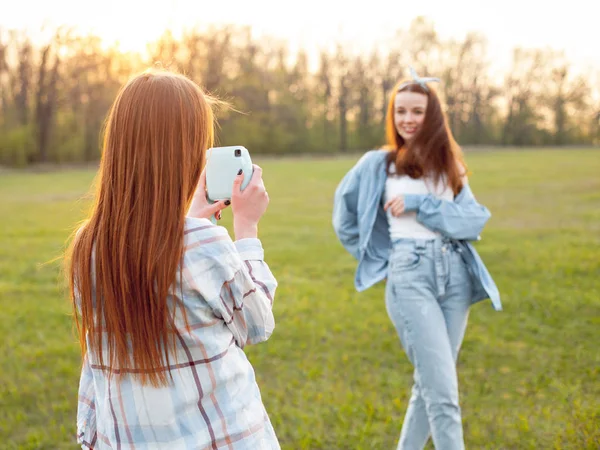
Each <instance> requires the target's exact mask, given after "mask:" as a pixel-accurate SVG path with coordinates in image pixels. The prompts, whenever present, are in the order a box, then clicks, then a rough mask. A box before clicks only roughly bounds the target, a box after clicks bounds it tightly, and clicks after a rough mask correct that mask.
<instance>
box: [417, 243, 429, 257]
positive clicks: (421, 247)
mask: <svg viewBox="0 0 600 450" xmlns="http://www.w3.org/2000/svg"><path fill="white" fill-rule="evenodd" d="M426 248H427V246H426V245H425V242H422V241H415V252H416V253H417V254H418V255H424V254H425V249H426Z"/></svg>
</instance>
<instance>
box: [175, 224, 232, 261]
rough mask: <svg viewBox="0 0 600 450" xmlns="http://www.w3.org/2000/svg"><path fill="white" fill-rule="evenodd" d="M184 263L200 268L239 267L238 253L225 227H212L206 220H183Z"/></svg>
mask: <svg viewBox="0 0 600 450" xmlns="http://www.w3.org/2000/svg"><path fill="white" fill-rule="evenodd" d="M183 241H184V247H183V251H184V255H183V258H184V262H185V264H186V265H193V266H202V267H204V269H206V270H214V269H215V267H219V268H221V270H222V268H224V267H228V268H229V269H236V268H238V267H239V265H240V261H239V256H238V252H237V250H236V247H235V245H234V243H233V241H232V240H231V237H230V236H229V233H228V231H227V229H226V228H225V227H221V226H218V225H214V224H213V223H212V222H211V221H210V220H208V219H197V218H193V217H186V218H185V228H184V239H183Z"/></svg>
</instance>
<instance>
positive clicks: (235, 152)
mask: <svg viewBox="0 0 600 450" xmlns="http://www.w3.org/2000/svg"><path fill="white" fill-rule="evenodd" d="M233 154H234V155H235V156H237V157H240V156H242V151H241V150H240V149H239V148H236V149H235V151H234V152H233Z"/></svg>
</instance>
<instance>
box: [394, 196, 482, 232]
mask: <svg viewBox="0 0 600 450" xmlns="http://www.w3.org/2000/svg"><path fill="white" fill-rule="evenodd" d="M404 209H405V211H416V212H417V221H418V222H420V223H422V224H423V225H424V226H426V227H427V228H429V229H430V230H433V231H437V232H439V233H441V234H442V235H444V236H447V237H450V238H453V239H459V240H467V241H476V240H479V235H480V233H481V232H482V231H483V227H484V226H485V224H486V223H487V221H488V220H489V218H490V217H491V213H490V211H489V210H488V209H487V208H486V207H485V206H483V205H481V204H479V203H478V202H477V200H475V197H474V195H473V193H472V191H471V188H470V187H469V185H468V184H465V185H463V188H462V190H461V192H460V193H459V195H458V196H457V197H456V198H455V199H454V201H449V200H443V199H440V198H437V197H436V196H434V195H432V194H426V195H422V194H407V195H405V196H404Z"/></svg>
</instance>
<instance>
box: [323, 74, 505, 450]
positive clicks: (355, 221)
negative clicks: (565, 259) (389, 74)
mask: <svg viewBox="0 0 600 450" xmlns="http://www.w3.org/2000/svg"><path fill="white" fill-rule="evenodd" d="M432 81H439V80H438V79H434V78H420V77H419V76H418V75H417V74H416V73H415V72H414V71H413V70H412V69H411V78H410V79H407V80H406V81H402V82H400V83H398V85H396V87H395V88H394V90H393V91H392V95H391V98H390V102H389V107H388V113H387V120H386V135H387V142H388V145H387V148H386V149H384V150H374V151H370V152H368V153H367V154H365V155H364V156H363V157H362V158H361V159H360V161H359V162H358V163H357V164H356V165H355V166H354V167H353V168H352V169H351V170H350V171H349V172H348V173H347V174H346V176H345V177H344V179H343V180H342V182H341V183H340V185H339V186H338V188H337V190H336V193H335V200H334V212H333V226H334V229H335V232H336V234H337V236H338V238H339V239H340V241H341V242H342V244H343V245H344V247H345V248H346V249H347V250H348V251H349V252H350V253H351V254H352V255H353V256H354V257H355V258H356V259H357V260H358V267H357V270H356V276H355V286H356V289H357V290H358V291H362V290H365V289H367V288H368V287H370V286H372V285H373V284H375V283H377V282H379V281H381V280H383V279H385V278H387V285H386V307H387V311H388V314H389V316H390V319H391V320H392V322H393V324H394V326H395V327H396V330H397V332H398V335H399V337H400V341H401V343H402V346H403V348H404V350H405V351H406V354H407V356H408V358H409V360H410V361H411V363H412V364H413V366H414V368H415V370H414V385H413V388H412V396H411V399H410V402H409V405H408V410H407V412H406V416H405V419H404V424H403V427H402V432H401V435H400V441H399V444H398V449H411V450H413V449H422V448H423V447H424V446H425V444H426V442H427V440H428V438H429V436H430V435H431V437H432V439H433V443H434V445H435V447H436V448H437V449H444V450H446V449H463V448H464V440H463V430H462V421H461V412H460V406H459V400H458V381H457V373H456V359H457V355H458V351H459V348H460V345H461V343H462V340H463V337H464V333H465V328H466V325H467V318H468V313H469V307H470V306H471V304H473V303H475V302H477V301H480V300H483V299H485V298H490V299H491V301H492V305H493V306H494V308H495V309H496V310H500V309H501V303H500V296H499V293H498V289H497V288H496V285H495V284H494V281H493V280H492V278H491V276H490V274H489V272H488V271H487V269H486V267H485V265H484V264H483V262H482V261H481V258H480V257H479V255H478V254H477V252H476V250H475V249H474V248H473V246H472V245H471V244H470V242H469V241H475V240H479V234H480V232H481V231H482V229H483V227H484V225H485V223H486V222H487V220H488V219H489V218H490V212H489V211H488V210H487V208H485V207H484V206H482V205H480V204H479V203H477V201H476V200H475V197H474V196H473V194H472V192H471V190H470V188H469V185H468V180H467V176H466V173H467V169H466V165H465V163H464V161H463V157H462V153H461V150H460V148H459V147H458V145H457V144H456V142H455V141H454V139H453V137H452V133H451V131H450V129H449V128H448V125H447V120H446V118H445V116H444V113H443V112H442V107H441V105H440V101H439V99H438V96H437V94H436V93H435V91H434V90H433V89H432V87H431V86H430V85H428V83H430V82H432Z"/></svg>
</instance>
